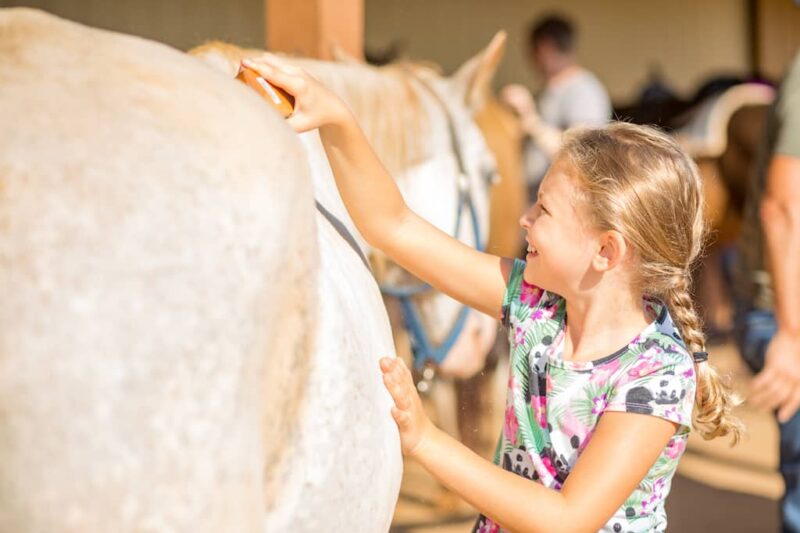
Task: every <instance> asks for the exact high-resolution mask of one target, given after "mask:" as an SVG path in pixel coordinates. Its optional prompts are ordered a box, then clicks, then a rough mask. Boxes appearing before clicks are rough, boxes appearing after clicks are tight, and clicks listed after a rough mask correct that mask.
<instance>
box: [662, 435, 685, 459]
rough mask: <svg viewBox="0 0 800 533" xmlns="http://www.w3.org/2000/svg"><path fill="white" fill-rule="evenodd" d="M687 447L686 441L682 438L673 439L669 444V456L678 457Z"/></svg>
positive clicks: (671, 457)
mask: <svg viewBox="0 0 800 533" xmlns="http://www.w3.org/2000/svg"><path fill="white" fill-rule="evenodd" d="M684 448H686V441H685V440H682V439H673V440H671V441H670V443H669V444H668V445H667V457H669V458H670V459H677V458H678V457H680V455H681V453H683V449H684Z"/></svg>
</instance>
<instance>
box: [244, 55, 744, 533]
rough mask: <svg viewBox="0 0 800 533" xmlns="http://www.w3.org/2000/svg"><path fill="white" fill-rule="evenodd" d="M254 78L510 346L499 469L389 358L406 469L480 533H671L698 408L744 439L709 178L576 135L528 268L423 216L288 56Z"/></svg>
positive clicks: (375, 235)
mask: <svg viewBox="0 0 800 533" xmlns="http://www.w3.org/2000/svg"><path fill="white" fill-rule="evenodd" d="M249 66H251V67H252V68H255V69H256V70H258V71H259V72H260V73H261V74H262V75H264V77H266V78H267V79H268V80H270V81H272V82H273V83H275V84H276V85H278V86H280V87H283V88H284V89H286V90H287V91H288V92H289V93H291V94H293V95H294V96H295V98H296V106H297V107H296V110H295V113H294V115H292V116H291V117H290V118H289V119H288V121H289V124H290V125H291V126H293V127H294V128H295V129H296V130H297V131H306V130H310V129H313V128H319V131H320V136H321V138H322V142H323V144H324V146H325V150H326V152H327V155H328V159H329V160H330V164H331V167H332V169H333V172H334V175H335V176H336V182H337V185H338V187H339V191H340V193H341V195H342V198H343V199H344V202H345V204H346V206H347V209H348V211H349V213H350V215H351V216H352V218H353V221H354V222H355V224H356V225H357V227H358V229H359V231H361V233H362V234H363V236H364V237H365V238H366V239H367V241H369V243H370V244H372V245H373V246H375V247H377V248H379V249H381V250H383V251H384V252H385V253H386V254H387V255H389V256H390V257H391V258H392V259H393V260H395V261H396V262H397V263H399V264H400V265H402V266H403V267H405V268H406V269H408V270H409V271H411V272H412V273H414V274H415V275H417V276H419V277H420V278H422V279H424V280H425V281H427V282H428V283H430V284H431V285H433V286H434V287H436V288H437V289H439V290H441V291H443V292H445V293H447V294H449V295H451V296H452V297H454V298H456V299H458V300H460V301H462V302H464V303H465V304H467V305H469V306H471V307H474V308H476V309H479V310H481V311H483V312H485V313H488V314H490V315H492V316H497V317H501V318H502V321H503V323H504V324H505V325H506V326H507V327H508V329H509V338H510V341H511V375H510V378H509V384H508V401H507V409H506V420H505V425H504V428H503V431H502V435H501V438H500V442H499V444H498V448H497V452H496V454H495V461H494V464H492V463H489V462H487V461H485V460H483V459H482V458H480V457H478V456H477V455H475V454H474V453H472V452H471V451H470V450H469V449H468V448H466V447H465V446H463V445H462V444H460V443H459V442H457V441H456V440H454V439H452V438H450V437H449V436H447V435H446V434H445V433H443V432H442V431H440V430H439V429H437V428H436V427H434V426H433V425H432V423H431V422H430V421H429V419H428V418H427V417H426V415H425V413H424V411H423V409H422V405H421V403H420V399H419V397H418V396H417V393H416V389H415V388H414V384H413V382H412V379H411V374H410V373H409V371H408V369H407V368H406V367H405V365H404V364H403V362H402V361H401V360H398V359H389V358H385V359H383V360H381V370H382V371H383V380H384V383H385V385H386V387H387V389H388V390H389V392H390V394H391V396H392V398H393V399H394V403H395V406H394V407H393V408H392V416H393V417H394V420H395V421H396V423H397V426H398V428H399V431H400V439H401V443H402V449H403V452H404V453H405V454H406V455H408V456H412V457H414V458H415V459H416V460H417V461H419V462H420V463H421V464H422V465H424V466H425V468H427V469H428V470H429V471H430V472H431V473H432V474H433V475H434V476H435V477H436V478H437V479H439V480H440V481H441V482H442V483H443V484H445V485H446V486H448V487H449V488H450V489H452V490H453V491H455V492H456V493H458V494H459V495H461V496H462V497H463V498H464V499H465V500H466V501H467V502H469V503H470V504H472V505H473V506H475V507H476V508H477V509H479V510H480V511H481V513H482V515H481V516H480V518H479V520H478V523H477V524H476V526H475V530H476V531H480V532H489V531H500V530H509V531H531V532H539V531H542V532H548V533H549V532H553V531H558V532H572V531H598V530H601V531H609V532H623V531H624V532H631V531H637V532H638V531H664V530H665V529H666V526H667V518H666V514H665V511H664V500H665V498H666V496H667V494H668V493H669V488H670V484H671V480H672V476H673V474H674V473H675V469H676V467H677V464H678V460H679V458H680V457H681V455H682V454H683V451H684V448H685V446H686V440H687V438H688V434H689V430H690V428H691V426H692V423H693V417H692V412H693V406H696V408H695V413H694V425H695V427H696V428H697V429H698V431H700V433H701V434H702V435H703V436H704V437H706V438H712V437H715V436H721V435H726V434H729V433H732V434H733V436H734V438H738V435H739V431H740V427H739V425H738V422H736V421H735V420H734V419H732V417H731V413H730V410H731V408H732V405H733V401H732V399H731V397H730V395H729V393H728V391H727V390H726V389H725V388H724V387H723V386H722V385H721V383H720V381H719V379H718V377H717V374H716V373H715V372H714V370H713V369H712V368H711V367H710V366H709V364H708V363H707V362H706V358H707V355H706V354H705V352H704V339H703V334H702V332H701V330H700V325H699V323H698V317H697V314H696V313H695V310H694V309H693V306H692V300H691V298H690V296H689V284H690V267H691V265H692V263H693V261H694V260H695V258H696V257H697V256H698V254H699V252H700V249H701V247H702V243H703V236H704V234H703V231H704V230H703V213H702V209H703V196H702V186H701V183H700V178H699V175H698V172H697V168H696V167H695V165H694V163H693V162H692V161H691V160H690V159H689V158H688V157H687V156H686V155H685V154H684V153H683V152H681V150H680V149H679V148H678V146H677V145H676V144H675V142H674V141H672V140H671V139H670V138H669V137H667V136H665V135H663V134H661V133H658V132H657V131H655V130H653V129H650V128H645V127H639V126H633V125H629V124H622V123H619V124H614V125H611V126H609V127H608V128H605V129H590V130H581V131H572V132H570V133H568V134H567V135H566V138H565V140H564V143H563V146H562V148H561V150H560V152H559V154H558V156H557V158H556V159H555V161H554V164H553V166H552V167H551V169H550V171H549V172H548V173H547V176H546V177H545V178H544V180H543V182H542V184H541V188H540V192H539V198H538V201H537V202H536V204H534V205H533V206H532V207H530V209H529V210H528V211H527V213H525V215H524V216H523V217H522V220H521V225H522V228H523V229H524V230H525V233H526V240H527V243H528V254H527V257H526V260H525V261H520V260H516V261H515V260H513V259H502V258H499V257H494V256H492V255H488V254H485V253H481V252H478V251H476V250H474V249H472V248H469V247H467V246H465V245H464V244H462V243H460V242H459V241H457V240H455V239H453V238H451V237H450V236H448V235H446V234H445V233H443V232H441V231H439V230H438V229H436V228H435V227H433V226H432V225H430V224H429V223H427V222H426V221H425V220H423V219H421V218H420V217H418V216H417V215H415V214H414V213H413V212H411V211H410V210H409V209H408V207H407V206H406V204H405V203H404V202H403V198H402V197H401V195H400V193H399V192H398V189H397V187H396V186H395V184H394V181H393V180H392V179H391V177H390V176H389V175H388V174H387V172H386V171H385V170H384V168H383V167H382V165H381V163H380V161H378V159H377V158H376V156H375V155H374V153H373V152H372V150H371V148H370V146H369V144H368V143H367V141H366V139H365V137H364V135H363V133H362V132H361V131H360V129H359V128H358V126H357V124H356V122H355V120H354V118H353V117H352V115H351V114H350V113H349V111H348V110H347V108H346V106H345V105H344V104H343V103H342V102H341V101H340V100H339V99H338V98H337V97H336V96H334V95H333V94H332V93H331V92H330V91H328V90H327V89H325V88H324V87H322V86H321V85H320V84H319V83H318V82H317V81H316V80H314V79H313V78H312V77H310V76H309V75H308V74H306V73H305V72H304V71H302V70H301V69H298V68H296V67H294V66H292V65H287V64H286V63H285V62H283V61H281V60H280V59H279V58H275V57H274V56H269V55H267V56H265V57H264V58H263V59H260V60H258V61H256V62H250V64H249ZM679 332H680V333H679Z"/></svg>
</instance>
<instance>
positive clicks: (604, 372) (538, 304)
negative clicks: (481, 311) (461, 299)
mask: <svg viewBox="0 0 800 533" xmlns="http://www.w3.org/2000/svg"><path fill="white" fill-rule="evenodd" d="M524 269H525V262H524V261H520V260H517V261H515V263H514V268H513V270H512V272H511V276H510V279H509V282H508V287H507V289H506V295H505V298H504V301H503V324H504V325H505V326H506V327H507V328H508V332H509V342H510V344H511V362H510V367H511V368H510V376H509V383H508V400H507V402H506V413H505V424H504V427H503V431H502V433H501V436H500V440H499V442H498V446H497V451H496V452H495V458H494V462H495V464H498V465H500V466H501V467H502V468H503V469H505V470H509V471H511V472H514V473H516V474H518V475H520V476H523V477H526V478H528V479H530V480H532V481H533V482H538V483H541V484H542V485H544V486H545V487H549V488H552V489H555V490H560V489H561V486H562V485H563V484H564V482H565V481H566V479H567V476H568V475H569V473H570V471H571V470H572V467H573V466H574V465H575V462H576V461H577V460H578V457H579V456H580V454H581V453H582V452H583V450H584V449H585V448H586V446H587V445H588V444H589V440H590V439H591V437H592V433H593V432H594V429H595V427H596V425H597V422H598V419H599V418H600V416H601V415H602V414H603V413H604V412H608V411H622V412H629V413H642V414H648V415H653V416H657V417H660V418H664V419H666V420H669V421H671V422H675V423H676V424H679V428H678V431H677V432H676V433H675V435H674V436H673V437H672V439H670V441H669V443H668V444H667V446H666V447H665V448H664V450H663V451H662V452H661V455H660V456H659V457H658V459H657V460H656V462H655V464H654V465H653V466H652V468H651V469H650V471H649V472H648V473H647V475H646V476H645V478H644V479H643V480H642V481H641V483H640V484H639V486H638V487H637V488H636V490H635V491H634V492H633V494H631V495H630V497H629V498H628V499H627V500H625V503H624V504H623V505H622V507H620V508H619V509H618V510H617V511H616V513H614V516H613V517H612V518H611V520H609V521H608V523H607V524H606V525H605V526H604V527H603V529H602V530H601V531H603V532H614V533H619V532H625V533H627V532H643V531H648V532H651V531H658V532H662V531H665V530H666V528H667V516H666V513H665V511H664V500H665V498H666V496H667V494H669V489H670V485H671V483H672V476H673V475H674V474H675V470H676V468H677V466H678V460H679V459H680V457H681V455H683V451H684V449H685V448H686V440H687V439H688V436H689V430H690V427H691V420H692V407H693V404H694V396H695V383H696V381H695V373H694V361H693V359H692V357H691V355H690V354H689V353H688V352H687V350H686V347H685V345H684V343H683V341H682V340H681V338H680V334H679V333H678V331H677V329H676V327H675V325H674V324H673V322H672V319H671V318H670V315H669V313H668V311H667V308H666V306H665V305H663V304H662V303H661V302H659V301H657V300H653V299H646V300H645V301H644V302H643V303H644V306H645V308H646V310H647V311H649V312H650V313H651V315H652V317H653V319H654V320H653V322H652V323H651V324H650V325H648V326H647V328H645V329H644V330H643V331H642V332H641V333H640V334H639V335H638V336H637V337H636V338H635V339H633V340H632V341H631V342H630V343H629V344H628V345H627V346H625V347H624V348H622V349H621V350H619V351H618V352H616V353H614V354H611V355H609V356H607V357H604V358H602V359H598V360H595V361H591V362H583V361H581V362H578V361H565V360H564V359H562V357H561V352H562V348H563V340H564V331H565V324H566V304H565V301H564V299H563V298H561V297H560V296H558V295H555V294H552V293H548V292H547V291H544V290H542V289H540V288H538V287H535V286H533V285H529V284H528V283H526V282H525V281H524V280H523V279H522V274H523V271H524ZM624 467H625V466H624V465H620V468H624ZM597 497H598V498H602V497H603V496H602V494H598V495H597ZM473 531H475V532H479V533H489V532H492V533H494V532H500V531H502V529H501V528H500V527H499V526H498V525H497V524H495V523H494V522H492V520H490V519H489V518H486V517H484V516H481V517H480V518H479V519H478V522H477V524H476V525H475V528H474V530H473Z"/></svg>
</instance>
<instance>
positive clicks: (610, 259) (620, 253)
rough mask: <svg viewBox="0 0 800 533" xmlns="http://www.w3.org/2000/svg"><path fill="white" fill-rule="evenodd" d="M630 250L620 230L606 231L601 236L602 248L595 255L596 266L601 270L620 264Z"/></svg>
mask: <svg viewBox="0 0 800 533" xmlns="http://www.w3.org/2000/svg"><path fill="white" fill-rule="evenodd" d="M627 252H628V243H626V242H625V239H624V238H623V237H622V234H621V233H620V232H618V231H614V230H611V231H605V232H603V234H602V235H601V236H600V249H599V250H598V251H597V253H596V254H595V257H594V266H595V268H596V269H597V270H598V271H600V272H605V271H608V270H611V269H612V268H614V267H615V266H617V265H619V264H620V263H621V262H622V261H623V259H624V258H625V255H626V254H627Z"/></svg>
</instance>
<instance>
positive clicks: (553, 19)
mask: <svg viewBox="0 0 800 533" xmlns="http://www.w3.org/2000/svg"><path fill="white" fill-rule="evenodd" d="M542 41H550V42H552V43H553V44H554V45H555V46H556V48H558V50H559V51H561V52H563V53H567V52H571V51H572V50H573V49H574V48H575V28H574V26H573V25H572V22H570V21H569V20H568V19H566V18H565V17H562V16H560V15H549V16H547V17H544V18H541V19H538V20H536V21H535V22H534V23H533V24H532V25H531V27H530V31H529V33H528V46H530V47H531V49H533V47H534V46H536V45H537V44H539V43H540V42H542Z"/></svg>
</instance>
